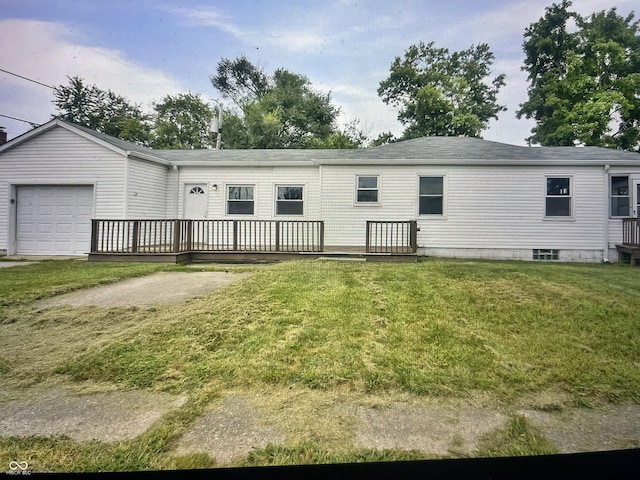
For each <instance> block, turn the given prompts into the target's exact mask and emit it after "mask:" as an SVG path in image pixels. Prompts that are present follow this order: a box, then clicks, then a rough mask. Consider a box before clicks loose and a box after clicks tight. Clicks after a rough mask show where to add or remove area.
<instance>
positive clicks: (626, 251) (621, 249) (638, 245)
mask: <svg viewBox="0 0 640 480" xmlns="http://www.w3.org/2000/svg"><path fill="white" fill-rule="evenodd" d="M616 250H617V251H618V258H619V261H620V262H622V261H623V260H624V261H626V259H627V258H628V259H629V265H631V266H632V267H635V266H636V265H637V264H638V261H639V260H640V218H624V219H622V243H621V244H620V245H616Z"/></svg>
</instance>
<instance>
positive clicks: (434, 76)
mask: <svg viewBox="0 0 640 480" xmlns="http://www.w3.org/2000/svg"><path fill="white" fill-rule="evenodd" d="M494 59H495V56H494V55H493V53H492V52H491V50H490V49H489V46H488V45H487V44H485V43H482V44H479V45H477V46H473V45H472V46H471V47H470V48H469V49H467V50H462V51H459V52H453V53H449V50H448V49H446V48H436V47H435V45H434V43H433V42H431V43H428V44H424V43H423V42H420V43H419V44H417V45H412V46H410V47H409V48H408V49H407V50H406V51H405V53H404V58H400V57H396V59H395V60H394V62H393V63H392V64H391V68H390V74H389V77H388V78H387V79H385V80H383V81H382V82H380V86H379V88H378V95H379V96H380V97H382V100H383V101H384V103H386V104H387V105H392V106H394V107H398V108H399V112H398V120H400V122H401V123H402V124H403V125H405V127H406V128H405V131H404V134H403V138H405V139H407V138H415V137H420V136H425V135H467V136H471V137H479V136H480V133H481V132H482V130H483V129H485V128H486V127H487V125H488V122H489V120H490V119H491V118H497V117H498V112H501V111H503V110H505V107H504V106H502V105H498V103H497V100H496V98H497V95H498V91H499V89H500V87H502V86H504V84H505V81H504V79H505V76H504V75H498V76H497V77H495V78H493V79H492V80H489V79H488V77H489V75H490V66H491V65H492V63H493V60H494Z"/></svg>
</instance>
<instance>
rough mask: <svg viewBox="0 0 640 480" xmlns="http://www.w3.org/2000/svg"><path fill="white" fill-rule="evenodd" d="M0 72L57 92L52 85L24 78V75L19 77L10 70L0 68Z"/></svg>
mask: <svg viewBox="0 0 640 480" xmlns="http://www.w3.org/2000/svg"><path fill="white" fill-rule="evenodd" d="M0 72H4V73H8V74H9V75H13V76H14V77H18V78H21V79H23V80H27V81H28V82H32V83H37V84H38V85H42V86H43V87H47V88H50V89H51V90H55V89H54V87H52V86H51V85H47V84H46V83H42V82H39V81H37V80H34V79H32V78H28V77H23V76H22V75H18V74H17V73H13V72H10V71H8V70H4V69H2V68H0Z"/></svg>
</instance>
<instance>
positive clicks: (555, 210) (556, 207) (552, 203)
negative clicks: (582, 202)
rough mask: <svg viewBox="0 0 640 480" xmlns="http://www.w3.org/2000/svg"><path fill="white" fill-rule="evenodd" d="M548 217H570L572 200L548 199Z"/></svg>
mask: <svg viewBox="0 0 640 480" xmlns="http://www.w3.org/2000/svg"><path fill="white" fill-rule="evenodd" d="M546 215H547V217H570V216H571V198H569V197H548V198H547V213H546Z"/></svg>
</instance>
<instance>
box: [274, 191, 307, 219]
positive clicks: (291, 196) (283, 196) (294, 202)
mask: <svg viewBox="0 0 640 480" xmlns="http://www.w3.org/2000/svg"><path fill="white" fill-rule="evenodd" d="M276 190H277V192H276V215H302V214H303V212H304V199H303V197H302V194H303V187H301V186H299V185H294V186H289V185H286V186H277V187H276Z"/></svg>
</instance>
